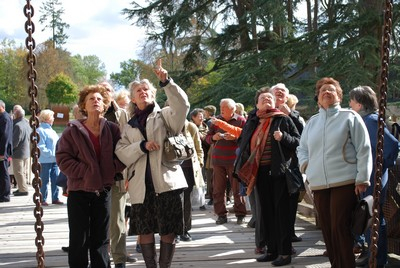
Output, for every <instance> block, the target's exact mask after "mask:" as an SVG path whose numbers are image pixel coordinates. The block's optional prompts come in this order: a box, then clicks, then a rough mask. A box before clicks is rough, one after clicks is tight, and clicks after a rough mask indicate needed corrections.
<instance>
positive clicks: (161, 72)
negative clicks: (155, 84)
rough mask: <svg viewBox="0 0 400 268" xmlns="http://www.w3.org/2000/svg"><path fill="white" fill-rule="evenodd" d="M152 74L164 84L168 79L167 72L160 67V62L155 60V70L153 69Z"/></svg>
mask: <svg viewBox="0 0 400 268" xmlns="http://www.w3.org/2000/svg"><path fill="white" fill-rule="evenodd" d="M154 73H155V74H156V75H157V77H158V79H159V80H160V81H161V82H162V83H165V81H167V79H168V72H167V70H165V69H164V68H163V67H162V60H161V59H158V60H157V68H155V69H154Z"/></svg>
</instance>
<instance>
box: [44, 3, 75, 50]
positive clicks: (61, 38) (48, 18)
mask: <svg viewBox="0 0 400 268" xmlns="http://www.w3.org/2000/svg"><path fill="white" fill-rule="evenodd" d="M40 11H41V13H42V15H41V16H40V19H39V22H40V23H42V24H43V23H47V24H46V25H45V27H44V28H43V29H42V31H44V30H46V28H49V29H51V30H52V38H51V39H50V40H52V41H53V48H55V47H56V46H57V47H61V46H62V45H64V44H65V43H66V41H67V39H68V35H67V34H66V33H65V29H68V28H69V24H68V23H66V22H63V20H62V18H61V16H62V15H63V14H64V8H63V7H62V6H61V3H60V2H59V0H47V1H46V2H43V4H42V6H41V7H40Z"/></svg>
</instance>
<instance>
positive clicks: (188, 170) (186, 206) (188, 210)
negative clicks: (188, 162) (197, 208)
mask: <svg viewBox="0 0 400 268" xmlns="http://www.w3.org/2000/svg"><path fill="white" fill-rule="evenodd" d="M182 170H183V174H185V178H186V182H187V184H188V187H187V188H186V189H185V190H184V191H183V223H184V231H189V230H190V229H192V197H191V195H192V191H193V186H194V174H193V168H192V167H182Z"/></svg>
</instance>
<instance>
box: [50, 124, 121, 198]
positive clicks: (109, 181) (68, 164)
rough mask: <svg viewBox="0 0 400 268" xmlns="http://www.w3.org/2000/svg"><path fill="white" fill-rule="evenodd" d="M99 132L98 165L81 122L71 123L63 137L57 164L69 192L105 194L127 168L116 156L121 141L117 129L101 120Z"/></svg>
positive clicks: (115, 126) (58, 150)
mask: <svg viewBox="0 0 400 268" xmlns="http://www.w3.org/2000/svg"><path fill="white" fill-rule="evenodd" d="M100 129H101V130H100V146H101V156H100V159H99V161H98V160H97V157H96V152H95V150H94V147H93V144H92V142H91V141H90V138H89V134H88V132H87V130H86V128H85V127H84V126H83V125H82V120H74V121H71V122H69V123H68V125H67V128H66V129H65V130H64V132H63V134H62V135H61V138H60V140H59V144H58V148H57V152H56V161H57V165H58V166H59V167H60V170H61V171H62V172H63V173H64V174H65V175H66V176H67V177H68V191H86V192H102V191H103V190H104V188H105V187H110V186H111V185H113V183H114V176H115V174H116V173H117V172H121V171H122V170H123V169H124V168H125V165H124V164H123V163H122V162H120V161H119V160H118V158H117V157H116V156H115V154H114V148H115V145H116V144H117V142H118V140H119V139H120V137H121V134H120V130H119V127H118V125H116V124H114V123H112V122H109V121H107V120H106V119H102V121H101V123H100Z"/></svg>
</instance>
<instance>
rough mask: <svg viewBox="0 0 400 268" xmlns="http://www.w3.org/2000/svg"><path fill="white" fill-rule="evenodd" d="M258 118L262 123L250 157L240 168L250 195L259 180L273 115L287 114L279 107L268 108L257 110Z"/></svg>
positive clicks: (252, 139)
mask: <svg viewBox="0 0 400 268" xmlns="http://www.w3.org/2000/svg"><path fill="white" fill-rule="evenodd" d="M256 115H257V117H258V118H260V124H259V125H258V127H257V128H256V130H255V131H254V132H253V135H252V138H251V142H250V152H251V154H250V157H249V158H248V159H247V161H246V163H244V165H243V166H242V168H241V169H240V170H239V176H240V178H243V181H245V183H246V184H247V191H246V194H247V195H250V194H251V192H252V191H253V189H254V186H255V184H256V181H257V173H258V167H259V165H260V159H261V156H262V153H263V152H264V148H265V144H266V142H267V138H268V133H269V130H270V127H271V123H272V120H273V117H275V116H278V115H283V116H286V115H285V114H284V113H283V112H281V111H280V110H279V109H275V108H274V109H267V110H258V111H257V112H256Z"/></svg>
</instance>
